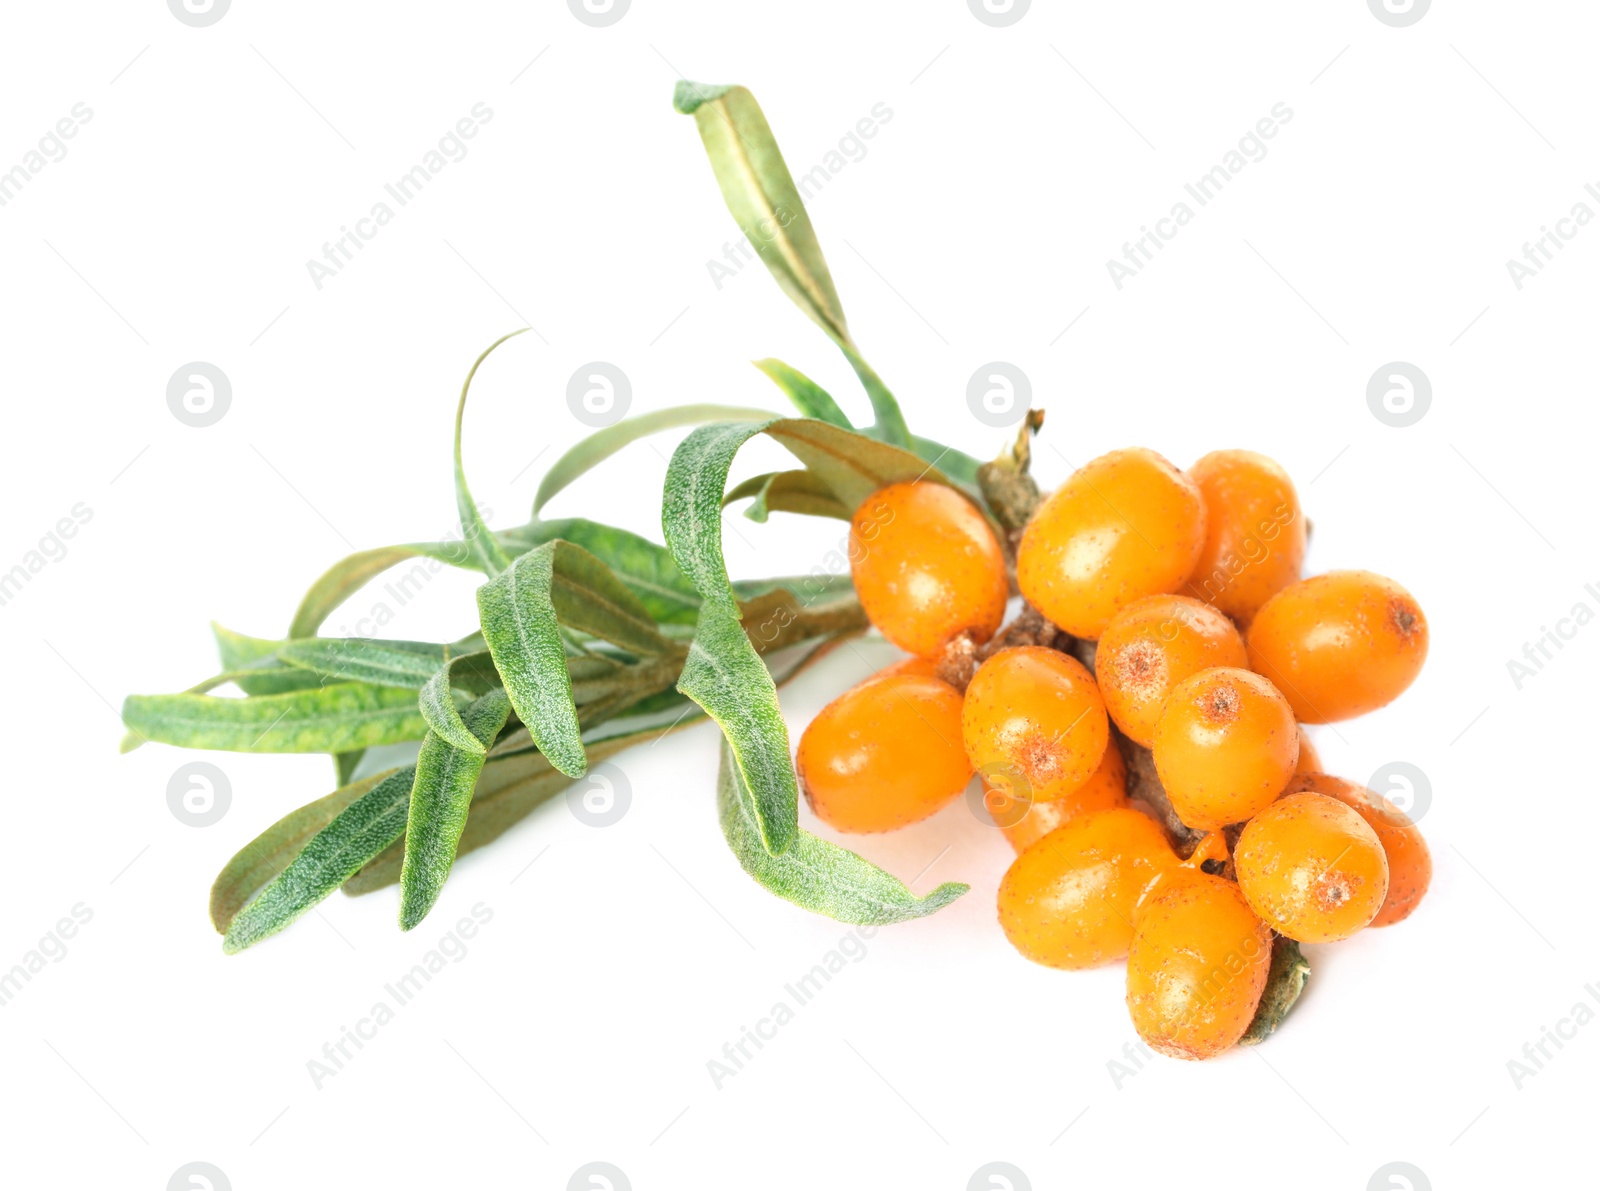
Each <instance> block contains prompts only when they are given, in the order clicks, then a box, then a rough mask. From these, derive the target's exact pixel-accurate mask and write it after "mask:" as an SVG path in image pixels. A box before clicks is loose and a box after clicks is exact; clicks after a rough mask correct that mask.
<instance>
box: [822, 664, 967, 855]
mask: <svg viewBox="0 0 1600 1191" xmlns="http://www.w3.org/2000/svg"><path fill="white" fill-rule="evenodd" d="M795 765H796V769H797V770H798V772H799V777H800V788H801V789H802V790H804V791H805V796H806V801H807V802H808V803H810V804H811V809H812V810H813V811H815V812H816V814H817V818H819V819H821V820H822V821H823V822H824V823H826V824H828V826H830V827H834V828H836V829H838V830H839V831H888V830H890V829H892V828H895V827H904V826H905V825H906V824H907V823H915V822H916V821H917V820H919V819H926V818H927V817H928V816H929V815H931V814H933V813H934V812H935V811H938V810H939V809H940V808H942V807H943V806H945V804H947V803H948V802H950V801H951V800H952V799H954V798H955V797H956V796H957V795H958V794H960V793H961V791H962V790H963V789H964V788H965V787H966V784H967V782H968V781H970V780H971V778H972V766H971V765H970V764H969V763H968V762H967V754H966V752H965V750H964V749H963V748H962V747H961V694H960V692H959V691H957V690H956V689H955V688H954V687H953V686H951V685H950V684H949V683H946V682H941V681H940V680H939V679H937V678H932V677H928V676H926V675H921V674H915V673H899V674H876V675H873V677H871V678H869V679H867V680H866V681H865V682H863V683H862V684H861V685H860V686H857V687H854V688H853V689H851V690H848V691H846V692H845V693H844V694H843V695H840V696H839V698H837V699H835V700H834V701H833V702H832V703H830V704H828V706H826V707H824V708H823V709H822V711H821V712H820V713H819V714H818V715H817V718H816V719H814V720H812V721H811V723H810V724H809V725H808V726H807V727H806V730H805V732H804V733H803V734H802V735H801V737H800V748H799V751H798V755H797V756H796V758H795Z"/></svg>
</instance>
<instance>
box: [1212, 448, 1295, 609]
mask: <svg viewBox="0 0 1600 1191" xmlns="http://www.w3.org/2000/svg"><path fill="white" fill-rule="evenodd" d="M1189 477H1190V478H1191V479H1192V480H1194V482H1195V483H1196V484H1197V485H1199V487H1200V494H1201V495H1202V496H1203V497H1204V498H1205V502H1206V541H1205V546H1204V548H1203V549H1202V550H1201V551H1200V559H1199V561H1198V562H1196V563H1195V567H1194V573H1193V574H1192V575H1190V576H1189V581H1188V583H1187V584H1186V585H1185V586H1184V589H1183V590H1184V594H1185V595H1190V596H1193V597H1194V598H1195V599H1197V600H1204V601H1205V602H1206V603H1208V604H1214V605H1216V607H1217V608H1218V609H1220V610H1221V611H1222V612H1224V613H1226V614H1227V615H1229V616H1231V617H1232V618H1233V619H1234V620H1236V621H1238V622H1239V623H1240V624H1242V625H1248V624H1249V623H1250V621H1251V620H1252V619H1254V618H1255V614H1256V613H1257V612H1258V611H1260V609H1261V605H1263V604H1265V603H1266V602H1267V601H1268V600H1269V599H1271V598H1272V597H1273V596H1275V595H1276V594H1277V593H1278V592H1280V591H1282V590H1283V589H1284V588H1285V587H1287V586H1289V584H1291V583H1293V582H1294V581H1295V580H1296V579H1298V578H1300V567H1301V564H1302V563H1303V562H1304V561H1305V556H1306V519H1305V517H1304V516H1303V515H1302V514H1301V512H1300V498H1299V497H1298V496H1297V495H1296V494H1295V490H1294V481H1293V480H1291V479H1290V478H1289V473H1288V472H1286V471H1284V470H1283V468H1282V467H1281V466H1280V465H1279V464H1278V463H1277V462H1276V461H1275V460H1272V459H1269V458H1267V456H1265V455H1258V454H1256V453H1255V452H1254V451H1212V452H1211V453H1210V454H1209V455H1205V456H1202V457H1201V458H1200V459H1199V460H1197V461H1196V462H1195V464H1194V466H1192V467H1191V468H1189Z"/></svg>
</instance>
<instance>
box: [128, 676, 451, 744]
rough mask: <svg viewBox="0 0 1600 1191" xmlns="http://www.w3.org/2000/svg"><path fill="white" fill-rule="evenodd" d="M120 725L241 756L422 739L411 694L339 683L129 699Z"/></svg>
mask: <svg viewBox="0 0 1600 1191" xmlns="http://www.w3.org/2000/svg"><path fill="white" fill-rule="evenodd" d="M122 719H123V722H124V723H125V724H126V725H127V726H128V727H129V728H130V729H131V730H132V731H134V732H137V733H139V734H140V735H141V736H143V737H145V738H146V739H147V740H156V741H160V742H161V743H163V744H175V745H181V746H182V747H184V748H195V749H224V750H228V751H231V752H243V753H343V752H348V751H350V750H352V749H359V748H368V747H370V746H372V745H376V744H397V743H399V742H401V741H405V740H420V739H422V737H423V736H424V735H425V734H426V732H427V730H428V728H427V724H426V723H425V722H424V721H423V718H422V713H421V712H420V711H418V709H417V696H416V692H415V691H406V690H400V689H397V688H395V687H381V686H368V685H367V684H365V683H360V682H339V683H334V684H333V685H331V686H324V687H314V688H312V689H310V690H304V691H286V692H284V693H283V694H279V695H255V696H252V697H250V698H248V699H222V698H218V697H216V696H214V695H189V694H182V695H129V696H128V698H127V700H126V701H125V702H124V703H123V705H122Z"/></svg>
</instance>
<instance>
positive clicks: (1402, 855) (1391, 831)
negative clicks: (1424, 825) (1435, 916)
mask: <svg viewBox="0 0 1600 1191" xmlns="http://www.w3.org/2000/svg"><path fill="white" fill-rule="evenodd" d="M1285 793H1288V794H1304V793H1314V794H1326V795H1327V796H1328V797H1329V798H1337V799H1338V800H1339V801H1340V802H1342V803H1344V804H1345V805H1346V806H1348V807H1349V808H1350V809H1351V810H1353V811H1355V813H1356V814H1358V815H1360V816H1361V817H1362V818H1363V819H1365V820H1366V821H1367V826H1368V827H1370V828H1372V830H1373V831H1374V832H1376V833H1377V836H1378V842H1379V843H1381V844H1382V845H1383V855H1384V859H1385V860H1387V861H1388V862H1389V892H1388V894H1387V895H1386V896H1385V897H1384V899H1383V905H1382V906H1381V907H1380V908H1379V910H1378V913H1377V915H1376V916H1375V917H1374V918H1373V919H1372V921H1371V922H1369V923H1368V924H1367V925H1368V926H1392V925H1394V924H1395V923H1396V922H1400V921H1402V920H1403V919H1405V918H1408V917H1409V916H1410V915H1411V911H1413V910H1415V909H1416V908H1417V905H1418V903H1419V902H1421V901H1422V895H1423V894H1425V893H1427V892H1428V885H1429V884H1430V883H1431V882H1432V880H1433V856H1432V854H1431V853H1429V851H1428V842H1427V841H1426V840H1425V839H1423V838H1422V832H1420V831H1418V830H1417V825H1416V824H1415V823H1413V822H1412V821H1411V819H1410V818H1409V817H1408V816H1407V815H1406V813H1405V812H1404V811H1402V810H1401V809H1400V808H1399V807H1397V806H1396V805H1395V804H1394V803H1392V802H1390V801H1389V800H1388V799H1387V798H1385V797H1384V796H1383V795H1381V794H1377V793H1374V792H1373V791H1371V790H1369V789H1367V788H1366V787H1365V786H1358V785H1356V783H1355V782H1347V781H1345V779H1344V778H1342V777H1334V776H1332V775H1331V774H1327V773H1311V774H1306V775H1303V776H1301V775H1297V776H1295V777H1294V778H1292V779H1290V781H1289V788H1288V790H1287V791H1285Z"/></svg>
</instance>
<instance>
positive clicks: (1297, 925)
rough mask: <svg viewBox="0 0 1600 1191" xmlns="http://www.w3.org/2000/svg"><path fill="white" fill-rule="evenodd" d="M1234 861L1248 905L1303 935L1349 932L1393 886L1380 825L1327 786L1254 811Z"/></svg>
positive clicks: (1313, 939)
mask: <svg viewBox="0 0 1600 1191" xmlns="http://www.w3.org/2000/svg"><path fill="white" fill-rule="evenodd" d="M1233 863H1234V868H1235V870H1236V871H1237V873H1238V877H1239V888H1240V890H1241V891H1243V893H1244V896H1245V899H1246V900H1247V901H1248V902H1249V903H1250V908H1251V909H1253V910H1254V911H1255V912H1256V913H1257V914H1258V915H1260V917H1261V919H1262V920H1263V921H1264V922H1266V923H1267V925H1269V926H1270V927H1272V929H1273V930H1275V931H1277V932H1278V933H1279V934H1282V935H1288V936H1289V937H1290V938H1291V939H1297V940H1298V941H1300V942H1302V943H1335V942H1338V941H1339V940H1340V939H1347V938H1349V937H1350V936H1351V935H1353V934H1355V933H1356V932H1357V931H1358V930H1360V929H1361V928H1362V927H1364V926H1366V925H1367V924H1369V923H1370V922H1371V921H1372V920H1373V918H1375V917H1376V916H1377V913H1378V910H1379V909H1380V908H1381V907H1382V906H1383V902H1384V898H1385V897H1386V896H1387V895H1388V892H1389V862H1388V859H1387V858H1386V857H1385V856H1384V852H1383V844H1382V843H1381V842H1380V841H1379V839H1378V835H1377V833H1376V832H1375V831H1373V829H1372V828H1371V827H1370V826H1369V825H1368V824H1367V821H1366V820H1365V819H1363V818H1362V817H1361V815H1359V814H1358V813H1356V811H1354V810H1352V809H1351V808H1350V807H1349V806H1347V805H1346V804H1345V803H1343V802H1341V801H1340V800H1338V799H1337V798H1330V797H1328V796H1327V795H1325V794H1312V793H1303V794H1287V795H1285V796H1284V797H1282V798H1280V799H1278V801H1277V802H1274V803H1273V804H1272V805H1271V806H1270V807H1268V808H1267V809H1266V810H1264V811H1262V812H1261V814H1259V815H1257V816H1256V817H1255V818H1254V819H1251V820H1250V822H1249V823H1247V824H1245V828H1244V831H1243V832H1242V833H1241V834H1240V836H1239V843H1238V845H1237V847H1235V849H1234V853H1233Z"/></svg>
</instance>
